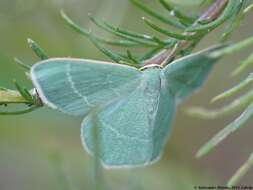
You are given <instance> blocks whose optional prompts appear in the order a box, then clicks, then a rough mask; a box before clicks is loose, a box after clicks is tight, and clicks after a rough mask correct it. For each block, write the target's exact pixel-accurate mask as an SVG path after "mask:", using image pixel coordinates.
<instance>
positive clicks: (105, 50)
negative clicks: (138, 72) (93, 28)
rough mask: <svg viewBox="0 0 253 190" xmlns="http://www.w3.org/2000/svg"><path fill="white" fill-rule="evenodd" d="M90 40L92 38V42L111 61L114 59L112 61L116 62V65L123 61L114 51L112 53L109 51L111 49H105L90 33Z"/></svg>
mask: <svg viewBox="0 0 253 190" xmlns="http://www.w3.org/2000/svg"><path fill="white" fill-rule="evenodd" d="M89 38H90V40H91V42H92V43H93V44H94V45H95V46H96V47H97V48H98V49H99V50H100V51H101V52H102V53H103V54H105V55H106V56H108V57H109V58H110V59H112V60H113V61H115V62H116V63H119V62H120V61H122V60H123V59H122V57H121V56H120V55H119V54H117V53H115V52H113V51H111V50H109V49H107V48H105V47H103V46H102V45H101V44H100V43H99V42H98V41H97V39H96V38H95V37H94V36H93V34H91V33H90V34H89Z"/></svg>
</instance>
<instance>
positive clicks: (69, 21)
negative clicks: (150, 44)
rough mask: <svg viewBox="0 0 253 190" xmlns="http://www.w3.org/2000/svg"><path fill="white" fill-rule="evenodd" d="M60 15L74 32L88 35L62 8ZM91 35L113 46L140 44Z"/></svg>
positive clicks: (136, 45) (135, 45)
mask: <svg viewBox="0 0 253 190" xmlns="http://www.w3.org/2000/svg"><path fill="white" fill-rule="evenodd" d="M61 16H62V18H63V20H64V21H65V22H66V23H67V24H68V26H70V27H71V28H72V29H73V30H75V31H76V32H78V33H79V34H81V35H83V36H85V37H89V31H88V30H86V29H84V28H82V27H80V26H79V25H77V24H76V23H75V22H74V21H73V20H72V19H70V17H68V16H67V14H66V13H65V12H64V11H63V10H62V11H61ZM93 37H94V38H95V39H96V40H97V41H99V42H101V43H104V44H108V45H114V46H122V47H139V46H141V45H140V44H138V43H135V42H131V41H128V40H111V39H106V38H102V37H100V36H96V35H94V34H93Z"/></svg>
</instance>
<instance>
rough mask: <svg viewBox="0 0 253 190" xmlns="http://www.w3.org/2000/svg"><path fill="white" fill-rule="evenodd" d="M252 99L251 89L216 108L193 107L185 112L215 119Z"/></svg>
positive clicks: (246, 104)
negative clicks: (227, 103) (225, 104)
mask: <svg viewBox="0 0 253 190" xmlns="http://www.w3.org/2000/svg"><path fill="white" fill-rule="evenodd" d="M252 101H253V90H252V91H250V92H248V93H247V94H245V95H243V96H241V97H239V98H237V99H236V100H234V101H233V102H232V103H230V104H229V105H227V106H224V107H222V108H219V109H216V110H207V109H204V108H199V107H193V108H190V109H189V110H187V113H188V114H189V115H191V116H195V117H199V118H204V119H216V118H219V117H222V116H225V115H227V114H230V113H234V112H236V111H238V110H240V109H243V108H245V107H246V106H248V105H249V104H250V103H251V102H252Z"/></svg>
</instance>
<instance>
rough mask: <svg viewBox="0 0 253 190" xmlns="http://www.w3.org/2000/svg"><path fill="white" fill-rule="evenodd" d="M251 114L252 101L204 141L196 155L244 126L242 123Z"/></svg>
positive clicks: (201, 153) (252, 110)
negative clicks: (236, 116) (237, 115)
mask: <svg viewBox="0 0 253 190" xmlns="http://www.w3.org/2000/svg"><path fill="white" fill-rule="evenodd" d="M252 116H253V103H251V104H250V105H249V106H248V108H247V109H246V110H245V111H244V112H243V113H242V114H241V115H240V117H238V118H237V119H236V120H235V121H233V122H232V123H231V124H229V125H228V126H226V127H225V128H224V129H223V130H221V131H220V132H219V133H218V134H217V135H215V136H214V137H213V138H212V139H211V140H210V141H209V142H208V143H206V144H205V145H204V146H203V147H202V148H201V149H200V150H199V151H198V153H197V157H198V158H199V157H202V156H204V155H206V154H207V153H208V152H210V151H211V150H212V149H213V148H214V147H215V146H217V145H218V144H219V143H220V142H221V141H223V140H224V139H225V138H226V137H227V136H228V135H230V134H231V133H233V132H235V131H236V130H237V129H239V128H242V127H243V126H245V125H244V124H245V123H246V122H247V121H248V120H249V119H250V117H252Z"/></svg>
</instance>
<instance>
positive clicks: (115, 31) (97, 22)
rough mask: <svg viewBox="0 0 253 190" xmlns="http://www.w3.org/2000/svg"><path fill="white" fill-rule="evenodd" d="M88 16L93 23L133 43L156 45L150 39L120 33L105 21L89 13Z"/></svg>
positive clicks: (148, 45)
mask: <svg viewBox="0 0 253 190" xmlns="http://www.w3.org/2000/svg"><path fill="white" fill-rule="evenodd" d="M89 17H90V20H91V21H92V22H93V23H94V24H95V25H97V26H98V27H100V28H102V29H104V30H105V31H107V32H110V33H112V34H114V35H116V36H118V37H121V38H124V39H126V40H129V41H132V42H135V43H138V44H141V45H143V46H147V47H150V46H151V47H154V46H157V44H156V43H154V42H152V41H150V40H148V41H147V40H142V39H139V38H136V37H132V36H130V35H125V34H122V33H120V32H118V31H117V29H116V28H115V27H113V26H111V25H109V24H107V23H105V22H102V21H100V20H98V19H96V18H95V17H92V16H91V15H90V16H89Z"/></svg>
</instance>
